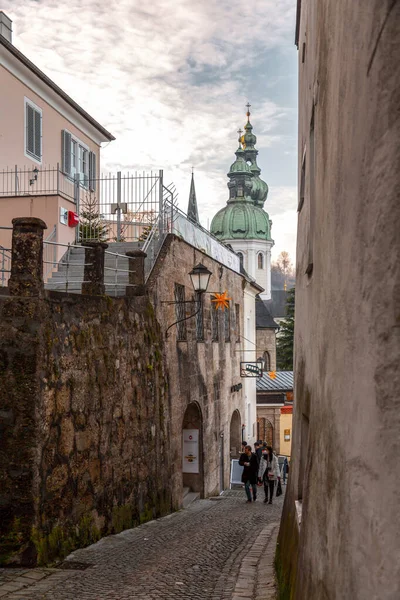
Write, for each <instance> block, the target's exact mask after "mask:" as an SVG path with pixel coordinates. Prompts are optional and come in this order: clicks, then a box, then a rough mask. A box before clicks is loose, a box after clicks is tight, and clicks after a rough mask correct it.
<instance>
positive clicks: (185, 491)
mask: <svg viewBox="0 0 400 600" xmlns="http://www.w3.org/2000/svg"><path fill="white" fill-rule="evenodd" d="M189 492H190V487H184V488H183V496H182V497H183V498H184V497H185V496H187V495H188V493H189Z"/></svg>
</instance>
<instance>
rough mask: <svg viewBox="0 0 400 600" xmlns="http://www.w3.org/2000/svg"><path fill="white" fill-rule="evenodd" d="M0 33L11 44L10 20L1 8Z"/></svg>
mask: <svg viewBox="0 0 400 600" xmlns="http://www.w3.org/2000/svg"><path fill="white" fill-rule="evenodd" d="M0 35H2V36H3V37H4V38H6V40H7V42H10V44H12V21H11V19H9V18H8V17H7V15H6V13H4V12H3V11H2V10H0Z"/></svg>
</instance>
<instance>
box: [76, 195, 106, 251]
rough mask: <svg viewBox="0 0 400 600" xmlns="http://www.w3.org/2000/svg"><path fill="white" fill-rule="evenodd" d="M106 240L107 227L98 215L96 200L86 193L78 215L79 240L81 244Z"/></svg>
mask: <svg viewBox="0 0 400 600" xmlns="http://www.w3.org/2000/svg"><path fill="white" fill-rule="evenodd" d="M107 238H108V227H107V225H106V224H105V223H104V220H103V218H102V217H101V215H100V213H99V205H98V202H97V198H96V196H94V195H92V194H90V193H88V194H86V196H85V197H84V198H83V201H82V205H81V210H80V214H79V239H80V241H81V242H90V241H98V242H105V241H106V239H107Z"/></svg>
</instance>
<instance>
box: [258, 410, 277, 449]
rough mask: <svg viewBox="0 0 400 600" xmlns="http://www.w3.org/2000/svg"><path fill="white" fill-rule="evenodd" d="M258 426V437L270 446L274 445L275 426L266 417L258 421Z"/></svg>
mask: <svg viewBox="0 0 400 600" xmlns="http://www.w3.org/2000/svg"><path fill="white" fill-rule="evenodd" d="M257 426H258V439H259V440H262V441H263V442H267V445H268V446H272V448H273V447H274V428H273V425H272V423H271V421H269V420H268V419H266V418H265V417H262V418H260V419H259V420H258V421H257Z"/></svg>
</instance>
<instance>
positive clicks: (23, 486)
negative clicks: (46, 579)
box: [0, 244, 174, 565]
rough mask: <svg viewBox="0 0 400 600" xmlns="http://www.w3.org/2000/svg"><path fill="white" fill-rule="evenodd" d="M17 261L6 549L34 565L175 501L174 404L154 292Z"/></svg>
mask: <svg viewBox="0 0 400 600" xmlns="http://www.w3.org/2000/svg"><path fill="white" fill-rule="evenodd" d="M22 245H23V244H22ZM17 246H18V244H16V245H15V248H17ZM33 246H34V244H33ZM33 246H32V244H30V247H33ZM15 248H14V249H15ZM19 258H22V255H21V256H20V257H19ZM28 258H29V257H28ZM28 264H29V266H30V270H31V271H32V272H34V271H35V267H34V265H33V264H32V262H29V261H28ZM16 265H17V261H16V262H15V269H14V274H12V278H11V281H10V292H11V293H13V294H14V295H10V296H6V295H2V296H0V433H1V448H0V528H1V529H0V535H1V539H0V555H1V562H2V564H7V563H8V564H12V563H14V564H24V565H34V564H36V563H39V564H46V563H49V562H50V563H51V562H53V561H55V560H60V559H62V557H63V556H65V555H66V554H67V553H68V552H70V551H71V550H72V549H73V548H74V547H78V546H83V545H87V544H88V543H90V542H92V541H95V540H96V539H98V538H99V537H100V536H102V535H106V534H109V533H112V532H119V531H121V530H122V529H127V528H129V527H132V526H134V525H135V524H138V523H140V522H144V521H146V520H149V519H151V518H153V517H155V516H159V515H162V514H166V513H168V512H170V511H171V509H173V508H174V504H173V502H172V499H171V483H170V482H171V474H172V471H171V463H170V462H169V457H170V438H171V436H170V429H169V422H170V419H169V414H170V407H169V400H168V398H169V392H168V382H167V376H166V370H165V362H164V358H163V336H162V332H161V330H160V326H159V324H158V322H157V320H156V318H155V314H154V310H153V307H152V305H151V304H150V302H149V300H148V297H147V296H141V297H133V298H120V299H111V298H107V297H105V296H81V295H72V294H64V293H57V292H48V293H43V290H42V289H41V288H40V277H39V282H38V286H37V288H35V286H34V285H33V280H32V279H29V276H30V275H29V272H24V268H23V265H22V270H21V272H20V273H19V275H18V277H17V276H16ZM13 277H14V278H13ZM21 279H22V280H23V285H19V284H20V282H21ZM15 292H17V293H18V295H15ZM28 293H30V294H33V295H31V296H29V295H28Z"/></svg>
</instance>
